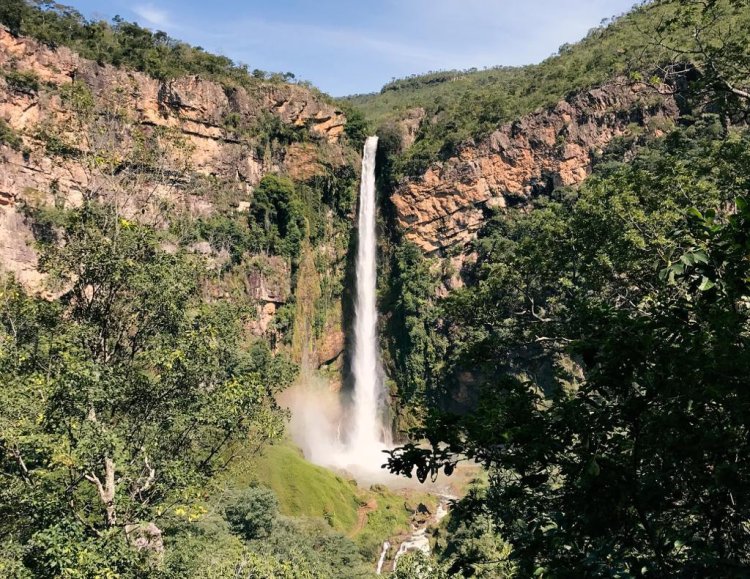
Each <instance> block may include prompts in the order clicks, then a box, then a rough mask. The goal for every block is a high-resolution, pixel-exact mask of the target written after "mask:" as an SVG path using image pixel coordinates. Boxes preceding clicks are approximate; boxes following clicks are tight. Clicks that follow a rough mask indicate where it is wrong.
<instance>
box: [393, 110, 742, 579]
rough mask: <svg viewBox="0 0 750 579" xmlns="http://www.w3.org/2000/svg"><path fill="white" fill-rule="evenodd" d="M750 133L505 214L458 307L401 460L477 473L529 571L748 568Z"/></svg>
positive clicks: (696, 144) (723, 572) (636, 163)
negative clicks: (471, 404)
mask: <svg viewBox="0 0 750 579" xmlns="http://www.w3.org/2000/svg"><path fill="white" fill-rule="evenodd" d="M749 143H750V135H748V134H747V132H746V131H741V130H730V131H729V133H728V134H727V135H726V136H724V134H723V133H722V131H721V130H719V131H717V130H716V128H715V126H714V124H713V123H712V122H708V123H705V124H698V125H696V126H694V127H692V128H689V129H680V130H677V131H675V132H674V133H673V134H671V135H670V136H668V137H666V138H665V139H663V140H661V141H659V142H656V143H654V144H653V145H651V146H650V147H649V148H647V149H646V150H644V151H642V152H641V153H640V154H639V155H638V157H636V158H635V159H634V160H633V161H632V162H631V163H630V164H619V165H617V166H608V167H603V168H601V169H600V172H599V173H598V174H596V175H594V176H593V177H591V178H590V179H589V180H588V181H587V182H586V183H585V184H584V185H583V187H582V188H581V190H580V192H579V193H580V194H579V199H578V201H576V202H572V201H565V202H554V201H551V200H548V201H546V202H542V203H540V206H539V207H537V208H536V209H535V210H534V211H533V212H531V213H530V214H528V215H525V216H519V215H508V216H501V217H498V218H496V219H495V220H493V221H492V222H491V223H490V225H489V226H488V227H487V228H486V229H485V231H484V232H483V237H482V238H481V239H480V240H479V241H478V243H477V245H476V249H477V250H478V253H479V255H478V264H480V265H479V266H478V267H477V269H476V271H475V272H474V274H475V275H477V281H478V283H477V284H476V285H475V286H473V287H470V288H467V289H465V290H463V291H459V292H458V293H456V294H454V295H453V296H451V297H449V298H447V299H446V300H445V301H444V302H443V303H442V304H441V306H442V314H441V317H442V323H443V324H444V327H445V328H446V330H445V331H446V333H449V334H450V336H451V338H452V341H451V349H450V351H449V354H448V356H447V358H448V360H447V361H446V371H445V372H443V374H442V380H443V381H444V382H445V383H447V384H451V383H452V382H453V383H455V380H456V377H455V372H456V370H457V369H460V368H464V367H470V368H472V369H474V371H475V372H476V373H477V374H479V375H480V377H481V378H480V380H478V385H477V386H476V388H477V392H476V395H477V399H478V402H477V405H476V407H475V408H474V409H473V410H472V412H471V413H470V414H467V415H456V414H450V413H445V412H441V411H440V410H439V409H438V408H436V407H435V406H434V405H428V407H427V409H426V410H427V412H428V417H427V420H426V425H425V427H424V428H421V429H417V430H416V431H415V432H414V433H413V436H414V438H415V439H416V440H424V439H427V440H428V441H429V442H430V447H429V448H425V447H421V446H416V445H407V446H405V447H404V448H402V449H400V450H398V451H396V452H394V456H393V458H392V460H391V467H392V468H393V469H394V470H396V471H399V472H402V473H403V474H406V475H407V476H411V473H412V471H413V469H414V467H416V470H417V476H419V477H420V478H422V479H424V478H425V477H427V476H429V475H430V474H435V473H437V472H438V470H441V469H445V470H446V472H448V473H450V472H452V470H453V468H454V466H455V464H456V462H457V461H459V460H462V459H463V458H464V457H468V458H470V459H473V460H476V461H478V462H480V463H482V464H484V465H485V466H486V467H487V468H488V469H489V473H490V487H489V490H488V493H487V496H486V499H483V500H482V501H481V504H482V505H483V507H484V508H486V509H487V512H488V513H489V514H490V515H491V517H492V519H493V521H494V524H495V525H497V530H498V532H499V533H501V534H502V536H503V538H505V539H506V540H507V541H508V542H509V543H511V545H512V546H513V551H512V553H511V556H510V561H511V562H513V563H516V564H518V566H519V574H520V575H521V576H531V575H532V574H535V573H536V574H537V575H546V576H558V575H567V574H572V575H575V576H592V575H595V576H616V575H619V576H643V575H657V576H673V575H682V576H701V577H705V576H722V577H725V576H742V575H743V574H746V573H747V571H748V566H749V565H750V551H748V543H747V541H746V537H745V533H746V531H745V530H744V529H745V521H747V520H748V518H749V517H750V503H748V501H746V500H745V499H744V498H738V497H744V496H746V495H747V493H748V491H749V490H750V452H748V451H749V450H750V449H749V448H748V437H747V432H748V428H749V427H750V397H749V396H748V388H747V376H748V375H750V373H749V372H750V356H749V355H748V351H750V350H748V346H750V344H749V343H748V339H749V337H750V308H748V303H749V300H750V286H749V285H748V279H750V262H749V261H748V259H747V255H748V253H747V251H748V249H749V248H750V245H748V243H749V242H748V236H747V231H748V229H747V227H748V217H750V213H748V205H747V202H746V199H745V197H746V193H747V187H748V184H749V183H750V174H749V173H748V166H750V165H748V156H747V155H748V153H747V151H748V144H749Z"/></svg>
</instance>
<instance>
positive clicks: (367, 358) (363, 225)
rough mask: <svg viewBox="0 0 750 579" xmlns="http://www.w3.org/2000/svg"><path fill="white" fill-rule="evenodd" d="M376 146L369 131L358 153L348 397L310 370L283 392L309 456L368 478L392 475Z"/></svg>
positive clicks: (296, 434)
mask: <svg viewBox="0 0 750 579" xmlns="http://www.w3.org/2000/svg"><path fill="white" fill-rule="evenodd" d="M377 147H378V138H377V137H368V139H367V141H366V142H365V147H364V152H363V156H362V181H361V184H360V192H359V193H360V194H359V217H358V247H357V262H356V301H355V314H354V347H353V351H352V356H351V360H352V367H351V371H352V377H353V380H354V390H353V393H352V396H351V399H350V400H344V399H343V398H342V394H341V393H339V392H331V391H330V387H329V385H328V383H327V381H326V380H325V379H323V378H321V377H316V376H315V375H313V374H312V373H307V375H303V377H302V380H301V381H300V384H299V385H298V386H297V387H295V388H294V389H292V390H291V391H290V392H289V393H288V394H287V396H285V397H284V399H285V400H284V401H285V403H286V405H287V406H288V407H289V408H290V410H291V411H292V421H291V431H292V436H293V438H294V439H295V441H296V442H297V444H299V445H300V447H301V448H302V450H303V452H304V453H305V456H306V458H307V459H308V460H310V461H311V462H313V463H315V464H319V465H321V466H327V467H335V468H340V469H344V470H346V471H348V472H350V473H351V474H352V475H354V476H355V477H357V478H360V479H368V480H373V481H375V480H383V479H385V478H394V477H392V475H389V474H388V473H387V471H386V470H384V469H382V468H381V467H382V465H383V464H384V463H385V462H386V459H387V456H386V454H384V451H385V450H387V449H388V448H389V447H390V444H391V439H390V431H389V429H388V428H387V427H385V426H384V420H383V412H384V409H385V399H384V393H383V371H382V367H381V364H380V356H379V352H378V334H377V322H378V312H377V299H376V297H377V296H376V286H377V238H376V192H375V157H376V153H377Z"/></svg>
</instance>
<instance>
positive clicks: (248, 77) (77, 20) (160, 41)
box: [0, 0, 294, 87]
mask: <svg viewBox="0 0 750 579" xmlns="http://www.w3.org/2000/svg"><path fill="white" fill-rule="evenodd" d="M0 23H1V24H4V25H5V26H7V27H8V28H9V30H10V31H11V32H12V33H13V34H16V35H19V34H23V35H25V36H30V37H32V38H36V39H37V40H39V41H41V42H43V43H45V44H48V45H51V46H67V47H69V48H71V49H72V50H74V51H75V52H77V53H79V54H80V55H81V56H83V57H84V58H89V59H91V60H94V61H96V62H98V63H99V64H112V65H114V66H123V67H127V68H132V69H134V70H138V71H140V72H144V73H146V74H148V75H149V76H152V77H154V78H158V79H160V80H165V79H170V78H177V77H180V76H187V75H191V74H196V75H200V76H202V77H205V78H209V79H213V80H217V81H219V82H224V83H229V84H240V85H243V86H248V87H250V86H253V85H255V86H257V85H258V84H259V83H260V82H261V81H263V80H270V81H273V82H289V81H291V80H293V79H294V75H293V74H292V73H284V74H279V73H273V74H269V73H266V72H264V71H262V70H258V69H255V70H252V71H250V69H249V68H248V66H247V65H244V64H241V65H238V64H235V63H234V62H232V60H231V59H229V58H227V57H226V56H220V55H216V54H211V53H209V52H206V51H205V50H203V49H202V48H200V47H194V46H191V45H189V44H187V43H185V42H181V41H179V40H176V39H174V38H172V37H170V36H169V35H167V34H166V33H165V32H162V31H156V32H152V31H151V30H148V29H146V28H143V27H141V26H138V24H136V23H134V22H127V21H125V20H123V19H122V18H120V17H119V16H116V17H115V18H114V19H113V20H112V23H111V24H110V23H107V22H105V21H103V20H87V19H86V18H84V17H83V16H82V15H81V14H80V13H79V12H78V11H76V10H75V9H74V8H71V7H70V6H65V5H62V4H57V3H55V2H46V1H44V0H5V1H4V2H3V5H2V7H0Z"/></svg>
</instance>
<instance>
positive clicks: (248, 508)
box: [224, 486, 279, 540]
mask: <svg viewBox="0 0 750 579" xmlns="http://www.w3.org/2000/svg"><path fill="white" fill-rule="evenodd" d="M278 511H279V501H278V500H277V499H276V495H275V494H273V491H272V490H270V489H268V488H265V487H261V486H255V487H250V488H248V489H245V490H243V491H241V492H236V493H234V494H233V495H232V496H231V497H230V500H229V503H228V504H227V506H226V508H225V509H224V512H225V515H224V516H225V518H226V520H227V521H229V523H230V525H232V528H233V529H234V531H235V532H237V533H239V534H240V535H242V536H243V537H244V538H245V539H248V540H251V539H258V538H263V537H267V536H268V535H269V534H270V533H271V531H272V530H273V524H274V522H275V521H276V517H277V516H278Z"/></svg>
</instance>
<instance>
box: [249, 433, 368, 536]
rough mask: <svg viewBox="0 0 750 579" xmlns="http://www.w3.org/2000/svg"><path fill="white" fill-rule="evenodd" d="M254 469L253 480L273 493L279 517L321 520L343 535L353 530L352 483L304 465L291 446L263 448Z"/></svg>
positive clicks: (355, 500) (356, 492) (355, 496)
mask: <svg viewBox="0 0 750 579" xmlns="http://www.w3.org/2000/svg"><path fill="white" fill-rule="evenodd" d="M254 469H255V475H256V480H257V481H258V482H260V483H261V484H264V485H266V486H267V487H269V488H271V489H272V490H273V491H274V492H275V493H276V496H277V497H278V499H279V509H280V511H281V513H282V514H284V515H288V516H293V517H321V518H324V519H326V520H327V521H328V522H329V523H330V524H331V526H332V527H333V528H334V529H336V530H337V531H341V532H343V533H349V532H350V531H351V530H352V529H354V527H355V526H356V524H357V509H358V508H359V507H360V504H361V502H360V498H359V497H360V494H361V491H360V489H359V488H357V485H356V483H354V482H353V481H348V480H346V479H344V478H343V477H341V476H339V475H337V474H336V473H334V472H331V471H330V470H328V469H325V468H322V467H320V466H316V465H314V464H312V463H309V462H307V461H306V460H305V458H304V456H302V452H301V451H300V450H299V449H298V448H296V447H295V446H294V445H292V443H289V442H285V443H281V444H278V445H275V446H271V447H269V448H267V449H266V450H265V452H264V454H263V456H262V457H260V459H259V460H258V461H257V462H256V464H255V465H254Z"/></svg>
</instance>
